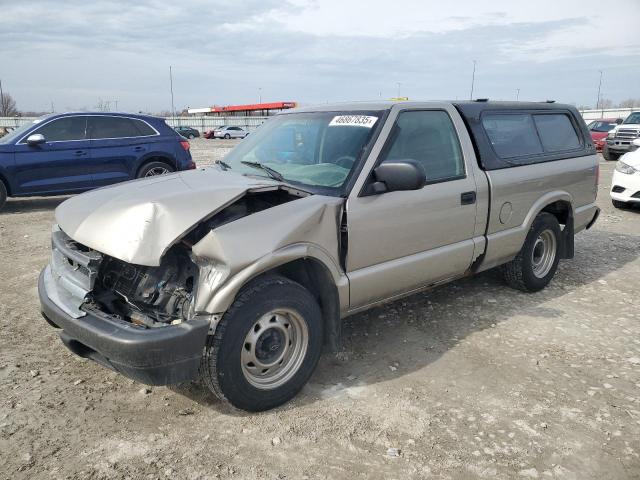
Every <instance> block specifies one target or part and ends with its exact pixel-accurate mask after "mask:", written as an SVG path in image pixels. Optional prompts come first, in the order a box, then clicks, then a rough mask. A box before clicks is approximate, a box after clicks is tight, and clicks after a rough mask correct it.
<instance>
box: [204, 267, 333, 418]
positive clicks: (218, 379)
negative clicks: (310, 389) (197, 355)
mask: <svg viewBox="0 0 640 480" xmlns="http://www.w3.org/2000/svg"><path fill="white" fill-rule="evenodd" d="M321 350H322V314H321V312H320V307H319V306H318V303H317V302H316V300H315V298H314V297H313V295H311V293H310V292H309V291H308V290H307V289H306V288H304V287H303V286H302V285H300V284H298V283H296V282H293V281H291V280H289V279H287V278H284V277H280V276H268V277H264V278H262V279H259V280H257V281H255V282H253V284H250V285H249V286H247V287H246V288H245V289H244V290H243V291H242V292H241V293H240V294H239V295H238V297H237V298H236V300H235V302H234V303H233V304H232V305H231V307H230V308H229V310H228V311H227V312H226V313H225V314H224V316H223V317H222V320H221V321H220V323H219V325H218V326H217V328H216V332H215V335H213V336H209V338H208V340H207V344H206V346H205V352H204V355H203V358H202V363H201V365H200V377H201V380H202V383H203V384H204V385H206V386H207V387H208V388H209V389H210V390H211V391H212V392H213V393H214V394H215V395H216V396H217V397H218V398H220V399H222V400H226V401H228V402H229V403H231V404H232V405H233V406H235V407H236V408H240V409H243V410H248V411H252V412H256V411H262V410H268V409H270V408H274V407H277V406H278V405H281V404H283V403H285V402H287V401H289V400H291V399H292V398H293V397H294V396H295V395H296V394H297V393H298V392H299V391H300V390H301V389H302V387H303V386H304V385H305V384H306V383H307V381H308V380H309V378H310V377H311V374H312V373H313V371H314V370H315V368H316V365H317V364H318V360H319V358H320V353H321Z"/></svg>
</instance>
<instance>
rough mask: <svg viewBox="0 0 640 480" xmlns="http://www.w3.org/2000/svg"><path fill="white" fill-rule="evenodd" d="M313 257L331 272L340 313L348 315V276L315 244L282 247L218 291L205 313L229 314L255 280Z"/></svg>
mask: <svg viewBox="0 0 640 480" xmlns="http://www.w3.org/2000/svg"><path fill="white" fill-rule="evenodd" d="M309 258H310V259H313V260H316V261H318V262H320V264H322V265H323V266H324V267H325V268H326V270H327V271H328V272H329V274H330V275H331V278H332V279H333V282H334V284H335V286H336V289H337V291H338V299H339V307H340V312H341V313H344V312H346V311H347V310H348V308H349V281H348V279H347V276H346V275H345V273H344V272H342V271H341V270H340V268H339V267H338V265H337V264H336V262H335V261H334V260H333V259H332V257H331V255H330V254H329V253H328V252H327V251H326V250H325V249H324V248H322V247H320V246H319V245H316V244H313V243H295V244H291V245H288V246H286V247H282V248H279V249H278V250H275V251H273V252H271V253H269V254H267V255H264V256H263V257H260V258H259V259H257V260H256V261H254V262H252V263H251V264H249V265H248V266H246V267H244V268H243V269H242V270H240V271H238V272H237V273H235V274H233V275H232V276H231V277H230V278H229V279H228V280H226V281H225V282H224V284H223V285H222V287H221V288H219V289H218V290H216V291H215V293H214V294H213V296H212V297H211V298H210V299H208V301H207V303H206V307H205V311H206V312H209V313H212V314H219V313H222V312H225V311H226V310H227V309H228V308H229V307H230V306H231V304H232V303H233V301H234V300H235V298H236V295H237V294H238V292H239V291H240V290H241V289H242V287H243V286H244V285H246V284H247V282H249V281H250V280H251V279H253V278H255V277H257V276H259V275H262V274H264V273H267V272H269V271H270V270H273V269H275V268H277V267H280V266H282V265H285V264H287V263H290V262H293V261H295V260H300V259H309ZM198 303H200V302H198Z"/></svg>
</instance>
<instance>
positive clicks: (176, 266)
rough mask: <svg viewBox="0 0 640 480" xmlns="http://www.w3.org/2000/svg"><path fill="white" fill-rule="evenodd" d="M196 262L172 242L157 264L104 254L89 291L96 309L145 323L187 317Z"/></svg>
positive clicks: (157, 323) (160, 323) (161, 323)
mask: <svg viewBox="0 0 640 480" xmlns="http://www.w3.org/2000/svg"><path fill="white" fill-rule="evenodd" d="M197 275H198V268H197V266H196V265H195V264H194V263H193V262H192V261H191V259H190V258H189V254H188V252H187V251H186V249H185V248H184V247H181V246H176V247H174V248H173V249H171V250H170V251H169V252H167V254H166V255H165V256H164V257H163V259H162V263H161V265H160V266H159V267H146V266H142V265H133V264H130V263H125V262H122V261H120V260H118V259H115V258H112V257H106V258H105V259H104V261H103V262H102V265H101V266H100V270H99V272H98V277H97V278H96V283H95V287H94V290H93V293H92V300H93V303H95V304H97V305H98V306H99V307H100V310H102V311H104V312H106V313H110V314H114V315H118V316H120V317H121V318H123V319H124V320H127V321H130V322H131V323H134V324H136V325H144V326H146V327H150V328H152V327H161V326H165V325H168V324H172V323H173V324H175V323H180V322H182V321H186V320H188V319H189V318H190V317H189V316H190V314H191V308H192V300H193V295H194V291H193V288H194V285H195V281H196V277H197Z"/></svg>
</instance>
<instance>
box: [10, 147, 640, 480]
mask: <svg viewBox="0 0 640 480" xmlns="http://www.w3.org/2000/svg"><path fill="white" fill-rule="evenodd" d="M233 143H234V142H233V141H231V142H225V141H207V140H200V139H198V140H195V141H193V142H192V145H193V154H194V157H195V158H196V160H197V161H198V163H199V164H200V165H204V164H206V163H210V162H211V161H212V159H215V158H219V157H218V156H217V155H221V154H222V153H223V151H222V150H223V149H224V148H225V147H228V146H231V145H232V144H233ZM613 166H614V165H613V163H606V162H602V163H601V171H602V174H601V179H602V187H601V190H600V196H599V204H600V206H601V207H602V209H603V212H602V215H601V217H600V220H599V221H598V223H597V224H596V226H595V227H594V228H593V229H592V230H590V231H588V232H584V233H581V234H579V235H578V236H577V238H576V258H575V259H574V260H572V261H563V262H562V263H561V265H560V268H559V270H558V273H557V275H556V278H555V280H554V281H553V282H552V284H551V285H550V287H548V288H547V289H546V290H544V291H542V292H539V293H536V294H523V293H519V292H516V291H513V290H510V289H509V288H507V287H505V286H504V285H503V284H502V282H501V280H500V277H499V276H498V275H496V274H495V272H487V273H484V274H482V275H479V276H477V277H475V278H471V279H466V280H461V281H457V282H454V283H451V284H449V285H447V286H444V287H441V288H439V289H436V290H433V291H430V292H427V293H423V294H418V295H414V296H412V297H409V298H406V299H404V300H402V301H398V302H395V303H392V304H390V305H387V306H385V307H380V308H376V309H374V310H371V311H369V312H367V313H364V314H360V315H357V316H354V317H351V318H350V319H348V320H347V321H346V324H345V342H344V349H343V351H341V352H339V353H338V354H327V355H325V356H324V357H323V358H322V360H321V363H320V365H319V367H318V369H317V371H316V373H315V375H314V377H313V378H312V380H311V382H310V384H309V385H308V386H307V387H306V388H305V389H304V390H303V392H302V393H301V394H300V395H299V396H298V397H297V398H296V399H295V400H294V401H292V402H291V403H289V404H287V405H285V406H284V407H281V408H279V409H276V410H273V411H269V412H265V413H261V414H252V415H250V414H246V413H244V412H240V411H236V410H233V409H231V408H229V407H227V406H224V405H222V404H220V403H219V402H218V401H217V400H216V399H215V398H212V397H211V396H209V395H208V394H206V393H205V392H204V391H203V390H201V389H200V388H198V387H196V386H194V387H190V388H189V389H187V388H182V389H168V388H164V387H154V388H146V387H144V386H143V385H140V384H137V383H134V382H133V381H130V380H128V379H126V378H124V377H122V376H120V375H117V374H115V373H112V372H110V371H108V370H106V369H104V368H102V367H100V366H98V365H96V364H94V363H92V362H90V361H87V360H82V359H79V358H77V357H75V356H73V355H72V354H71V353H69V352H68V351H67V350H66V348H64V347H63V346H62V344H61V342H60V341H59V339H58V336H57V333H56V331H55V330H53V329H52V328H50V327H49V326H48V325H47V324H46V323H45V322H44V320H43V319H42V318H41V316H40V314H39V307H38V299H37V292H36V279H37V275H38V273H39V271H40V269H41V268H42V267H43V266H44V265H45V264H46V262H47V260H48V255H49V228H50V224H51V223H52V221H53V210H54V208H55V207H56V206H57V205H58V204H59V203H60V202H61V201H63V200H64V198H60V197H58V198H34V199H25V200H10V201H9V202H8V205H7V207H6V209H5V210H4V211H3V212H2V213H0V260H1V261H0V322H2V324H1V327H0V342H1V347H0V478H7V479H16V478H18V479H20V478H25V479H26V478H29V479H31V478H47V479H49V478H77V479H87V478H88V479H97V478H194V479H198V478H202V479H206V478H260V479H262V478H269V479H271V478H280V479H282V478H295V479H298V478H309V479H315V478H339V479H349V480H351V479H354V478H385V479H392V478H396V479H410V478H436V479H460V478H501V479H507V478H509V479H512V478H542V479H544V478H561V479H579V480H583V479H631V478H640V458H639V454H640V388H639V387H640V308H639V307H640V297H639V296H638V289H637V286H638V279H640V259H639V258H638V256H639V255H640V210H615V209H613V208H612V206H611V204H610V201H609V197H608V194H607V189H608V186H609V182H610V180H611V173H612V171H613Z"/></svg>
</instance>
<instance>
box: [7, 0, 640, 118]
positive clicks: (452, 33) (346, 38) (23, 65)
mask: <svg viewBox="0 0 640 480" xmlns="http://www.w3.org/2000/svg"><path fill="white" fill-rule="evenodd" d="M608 5H609V6H608ZM639 18H640V0H616V1H615V2H611V3H609V4H607V3H606V2H602V1H599V0H551V1H548V0H535V1H530V0H527V1H522V0H491V1H490V2H488V1H486V2H483V1H479V0H456V1H451V2H445V1H437V2H435V1H430V0H429V1H427V0H387V1H379V0H290V1H286V0H236V1H233V2H229V1H222V0H182V1H180V2H171V3H169V2H164V1H158V0H135V1H130V0H126V1H125V0H111V1H109V2H106V1H100V0H93V1H86V0H65V1H64V2H60V1H56V0H29V1H19V0H0V79H1V80H2V84H3V87H4V89H5V90H6V91H7V92H9V93H11V94H12V95H13V97H14V98H15V100H16V101H17V103H18V107H19V108H20V109H22V110H49V109H50V108H51V102H53V103H54V104H55V109H56V110H57V111H62V110H74V109H82V108H92V107H95V106H96V105H97V103H98V101H99V99H103V100H118V109H119V110H125V111H139V110H144V111H154V112H157V111H160V110H168V109H170V105H171V99H170V94H169V65H172V66H173V70H174V75H173V80H174V93H175V103H176V108H177V109H179V108H182V107H187V106H190V107H204V106H209V105H213V104H236V103H254V102H257V101H258V98H259V95H260V90H259V89H261V93H262V99H263V101H298V102H301V103H303V104H313V103H325V102H333V101H344V100H370V99H378V98H384V99H386V98H389V97H392V96H396V95H397V93H398V82H400V87H399V89H400V95H401V96H408V97H410V98H411V99H416V100H426V99H456V98H460V99H463V98H468V97H469V93H470V84H471V72H472V68H473V60H476V61H477V70H476V83H475V92H474V97H488V98H492V99H515V97H516V90H517V89H520V99H521V100H545V99H555V100H557V101H561V102H569V103H576V104H578V105H582V104H591V105H592V104H595V102H596V97H597V88H598V78H599V73H598V70H603V71H604V76H603V87H602V91H603V97H604V98H609V99H611V100H613V101H614V102H618V101H621V100H623V99H626V98H629V97H640V34H639V33H638V19H639Z"/></svg>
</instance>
